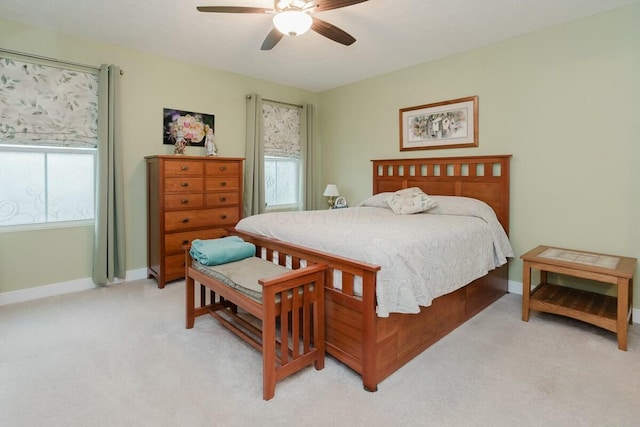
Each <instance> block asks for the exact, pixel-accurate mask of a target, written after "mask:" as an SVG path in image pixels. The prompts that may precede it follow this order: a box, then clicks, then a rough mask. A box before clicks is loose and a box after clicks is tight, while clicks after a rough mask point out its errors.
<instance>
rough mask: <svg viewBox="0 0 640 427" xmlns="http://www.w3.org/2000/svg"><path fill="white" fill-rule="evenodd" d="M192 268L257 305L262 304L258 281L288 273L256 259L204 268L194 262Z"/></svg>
mask: <svg viewBox="0 0 640 427" xmlns="http://www.w3.org/2000/svg"><path fill="white" fill-rule="evenodd" d="M193 268H195V269H196V270H198V271H200V272H201V273H203V274H206V275H207V276H209V277H211V278H213V279H216V280H217V281H219V282H221V283H223V284H225V285H227V286H229V287H230V288H232V289H235V290H237V291H238V292H240V293H242V294H244V295H246V296H248V297H249V298H251V299H253V300H254V301H257V302H259V303H262V285H260V283H258V280H260V279H272V278H274V277H278V276H280V275H282V274H283V273H287V272H288V271H290V270H289V269H287V268H286V267H283V266H281V265H278V264H274V263H272V262H270V261H265V260H263V259H260V258H257V257H251V258H245V259H243V260H240V261H235V262H229V263H227V264H220V265H215V266H206V265H203V264H200V263H199V262H197V261H195V260H194V261H193Z"/></svg>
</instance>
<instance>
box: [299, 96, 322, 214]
mask: <svg viewBox="0 0 640 427" xmlns="http://www.w3.org/2000/svg"><path fill="white" fill-rule="evenodd" d="M315 129H316V122H315V108H314V106H313V105H311V104H307V105H305V106H303V107H302V112H301V114H300V145H301V147H302V161H303V165H302V186H301V187H302V188H303V189H304V194H303V197H302V198H301V200H302V202H303V205H302V209H303V210H311V209H316V207H317V195H318V190H317V186H318V183H319V182H320V177H319V176H318V174H319V171H320V167H319V166H318V164H319V163H318V162H319V160H320V159H319V153H318V151H317V147H316V138H315Z"/></svg>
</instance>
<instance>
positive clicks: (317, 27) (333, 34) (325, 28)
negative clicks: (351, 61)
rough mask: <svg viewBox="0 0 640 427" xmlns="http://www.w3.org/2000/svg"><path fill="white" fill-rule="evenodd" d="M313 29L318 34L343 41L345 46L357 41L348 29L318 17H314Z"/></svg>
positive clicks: (336, 40) (339, 41)
mask: <svg viewBox="0 0 640 427" xmlns="http://www.w3.org/2000/svg"><path fill="white" fill-rule="evenodd" d="M311 29H312V30H313V31H315V32H316V33H318V34H320V35H322V36H325V37H326V38H328V39H331V40H333V41H335V42H338V43H341V44H343V45H345V46H351V45H352V44H353V43H355V41H356V39H354V38H353V37H352V36H351V35H350V34H349V33H347V32H346V31H344V30H341V29H340V28H338V27H336V26H335V25H333V24H329V23H328V22H325V21H323V20H321V19H318V18H316V17H314V18H313V24H311Z"/></svg>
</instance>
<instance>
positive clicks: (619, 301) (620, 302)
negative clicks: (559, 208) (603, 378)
mask: <svg viewBox="0 0 640 427" xmlns="http://www.w3.org/2000/svg"><path fill="white" fill-rule="evenodd" d="M520 258H522V260H523V261H524V266H523V273H522V275H523V277H522V320H523V321H525V322H527V321H529V311H530V310H537V311H541V312H547V313H554V314H559V315H561V316H567V317H571V318H574V319H577V320H581V321H583V322H587V323H591V324H593V325H596V326H599V327H601V328H604V329H606V330H609V331H612V332H615V333H616V335H617V338H618V348H619V349H620V350H624V351H626V350H627V327H628V324H629V323H631V321H632V310H633V306H632V304H633V274H634V272H635V269H636V265H637V262H638V260H637V259H636V258H628V257H623V256H617V255H605V254H600V253H595V252H584V251H578V250H571V249H562V248H554V247H549V246H538V247H537V248H535V249H532V250H530V251H529V252H527V253H525V254H524V255H522V256H521V257H520ZM532 269H537V270H540V283H539V284H538V285H537V286H536V287H535V288H534V289H533V290H532V289H531V270H532ZM547 273H557V274H562V275H567V276H573V277H579V278H582V279H588V280H594V281H596V282H600V283H609V284H613V285H615V286H616V289H617V295H616V296H608V295H603V294H599V293H595V292H589V291H584V290H580V289H574V288H571V287H567V286H560V285H556V284H552V283H549V282H548V281H547Z"/></svg>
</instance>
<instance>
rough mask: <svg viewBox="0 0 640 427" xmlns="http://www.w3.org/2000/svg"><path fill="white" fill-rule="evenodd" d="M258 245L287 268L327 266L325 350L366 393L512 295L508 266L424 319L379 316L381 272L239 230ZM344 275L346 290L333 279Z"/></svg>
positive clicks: (429, 310) (426, 311) (426, 312)
mask: <svg viewBox="0 0 640 427" xmlns="http://www.w3.org/2000/svg"><path fill="white" fill-rule="evenodd" d="M232 233H233V234H236V235H238V236H240V237H242V238H243V239H244V240H246V241H248V242H251V243H253V244H254V245H256V256H260V257H261V258H263V259H267V260H270V261H274V260H275V262H277V263H278V264H280V265H283V266H289V267H291V268H294V269H295V268H300V266H301V265H305V263H306V264H307V265H308V264H315V263H322V264H326V265H327V266H328V268H327V270H326V275H327V277H326V278H325V293H324V295H325V304H324V310H325V349H326V351H327V352H328V353H329V354H331V355H332V356H333V357H335V358H336V359H338V360H339V361H341V362H342V363H344V364H345V365H347V366H349V367H350V368H351V369H353V370H354V371H356V372H358V373H359V374H360V375H361V376H362V381H363V385H364V388H365V389H366V390H369V391H375V390H377V386H378V383H380V382H381V381H382V380H384V379H385V378H386V377H388V376H389V375H391V374H392V373H393V372H395V371H396V370H398V369H399V368H400V367H402V366H403V365H405V364H406V363H407V362H409V361H410V360H411V359H413V358H414V357H415V356H417V355H418V354H420V353H421V352H422V351H424V350H425V349H426V348H427V347H429V346H431V345H432V344H433V343H435V342H436V341H438V340H439V339H440V338H442V337H444V336H445V335H447V334H448V333H449V332H451V331H452V330H454V329H455V328H456V327H458V326H459V325H461V324H462V323H464V322H465V321H466V320H468V319H469V318H471V317H472V316H473V315H475V314H476V313H478V312H479V311H481V310H482V309H484V308H485V307H487V306H488V305H489V304H491V303H492V302H494V301H495V300H496V299H498V298H499V297H500V296H502V295H503V294H504V293H505V292H506V290H507V268H506V266H503V267H501V268H499V269H496V270H494V271H493V272H491V273H490V274H488V275H487V276H484V277H482V278H480V279H478V280H476V281H474V282H473V283H471V284H469V285H467V286H466V287H464V288H461V289H459V290H457V291H455V292H453V293H451V294H448V295H444V296H442V297H440V298H437V299H435V300H434V301H433V304H432V305H431V306H430V307H422V309H421V311H420V313H419V314H398V313H393V314H391V315H390V316H389V317H388V318H381V317H378V316H377V315H376V312H375V306H376V296H375V287H376V273H377V271H378V270H380V267H379V266H375V265H371V264H366V263H360V262H356V261H353V260H349V259H346V258H342V257H337V256H335V255H331V254H327V253H323V252H319V251H314V250H311V249H308V248H304V247H301V246H297V245H293V244H290V243H285V242H282V241H279V240H274V239H267V238H264V237H261V236H258V235H255V234H251V233H246V232H241V231H238V230H235V231H233V232H232ZM338 271H340V272H341V275H342V283H341V285H339V286H341V289H338V288H337V287H336V286H335V285H334V280H333V279H334V275H335V274H336V272H338ZM356 276H360V277H361V278H362V284H363V294H362V296H361V297H360V296H357V295H355V292H354V286H353V285H354V281H355V280H354V279H355V277H356Z"/></svg>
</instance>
